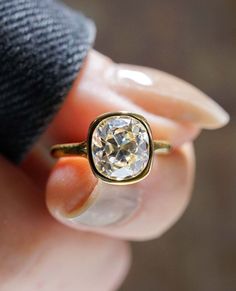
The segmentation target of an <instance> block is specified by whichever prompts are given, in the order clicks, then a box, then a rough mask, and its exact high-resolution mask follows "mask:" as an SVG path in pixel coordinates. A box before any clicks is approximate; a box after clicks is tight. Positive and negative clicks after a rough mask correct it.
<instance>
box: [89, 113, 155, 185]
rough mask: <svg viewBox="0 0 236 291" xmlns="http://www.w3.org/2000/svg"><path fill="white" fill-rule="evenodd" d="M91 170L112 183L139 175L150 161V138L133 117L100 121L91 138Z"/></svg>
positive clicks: (119, 117) (127, 116)
mask: <svg viewBox="0 0 236 291" xmlns="http://www.w3.org/2000/svg"><path fill="white" fill-rule="evenodd" d="M91 153H92V159H93V163H94V166H95V168H96V170H97V171H98V172H99V174H101V175H102V176H104V177H106V178H108V179H111V180H113V181H125V180H126V181H127V180H130V179H132V178H134V177H137V176H138V175H140V174H141V173H142V172H143V171H144V170H145V168H146V167H147V165H148V162H149V159H150V137H149V133H148V130H147V128H146V127H145V125H144V124H143V123H142V122H141V121H140V120H139V119H137V118H135V117H134V116H129V115H117V116H109V117H105V118H104V119H102V120H101V121H100V122H99V123H98V124H97V126H96V127H95V128H94V131H93V133H92V138H91Z"/></svg>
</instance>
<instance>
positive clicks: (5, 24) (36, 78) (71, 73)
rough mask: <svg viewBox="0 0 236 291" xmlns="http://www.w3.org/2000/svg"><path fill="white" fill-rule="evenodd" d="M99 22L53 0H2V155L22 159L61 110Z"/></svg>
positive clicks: (0, 145)
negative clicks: (94, 21) (95, 23)
mask: <svg viewBox="0 0 236 291" xmlns="http://www.w3.org/2000/svg"><path fill="white" fill-rule="evenodd" d="M94 37H95V26H94V24H93V22H92V21H91V20H89V19H87V18H86V17H84V16H83V15H82V14H81V13H78V12H75V11H73V10H71V9H69V8H68V7H66V6H65V5H63V4H59V3H58V2H56V1H53V0H40V1H39V0H0V154H2V155H4V156H5V157H7V158H8V159H9V160H11V161H13V162H15V163H19V162H20V161H21V160H22V158H23V157H24V155H25V154H26V153H27V151H28V150H29V149H30V147H31V146H32V145H33V143H34V142H35V141H36V140H37V138H38V137H39V136H40V134H41V133H42V132H43V131H44V130H45V128H46V127H47V125H48V124H49V122H50V121H51V120H52V117H53V116H54V114H55V113H56V112H57V110H58V109H59V107H60V105H61V104H62V101H63V100H64V98H65V97H66V95H67V93H68V91H69V89H70V88H71V86H72V83H73V81H74V80H75V78H76V76H77V74H78V72H79V70H80V68H81V65H82V63H83V60H84V58H85V56H86V54H87V52H88V50H89V48H90V47H91V45H92V44H93V41H94Z"/></svg>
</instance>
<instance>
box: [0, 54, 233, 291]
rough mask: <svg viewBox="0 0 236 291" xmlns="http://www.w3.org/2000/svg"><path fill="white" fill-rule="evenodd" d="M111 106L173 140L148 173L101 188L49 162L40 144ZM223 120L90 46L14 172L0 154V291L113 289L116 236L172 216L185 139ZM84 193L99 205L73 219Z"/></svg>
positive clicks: (148, 234)
mask: <svg viewBox="0 0 236 291" xmlns="http://www.w3.org/2000/svg"><path fill="white" fill-rule="evenodd" d="M119 110H128V111H132V112H136V113H141V114H142V115H143V116H144V117H146V118H147V120H148V121H149V123H150V125H151V128H152V131H153V135H154V138H158V139H166V140H169V141H170V142H171V143H172V144H173V145H174V148H175V150H174V152H173V153H172V154H171V155H168V156H164V157H161V156H155V159H154V165H153V168H152V171H151V173H150V175H149V177H148V178H146V179H145V180H143V181H142V182H140V183H137V184H133V185H129V186H122V187H119V186H111V185H107V184H103V183H101V182H100V181H99V182H98V181H97V180H96V179H95V178H94V176H93V174H92V173H91V170H90V168H89V165H88V162H87V160H86V159H83V158H77V157H73V158H63V159H60V160H58V161H57V162H56V164H55V165H54V161H53V160H52V159H51V158H50V156H49V147H50V145H52V144H54V143H58V142H59V143H64V142H73V141H81V140H84V139H86V135H87V130H88V126H89V123H90V122H91V121H92V120H93V119H94V118H96V117H97V115H99V114H101V113H104V112H107V111H119ZM227 121H228V115H227V114H226V113H225V112H224V111H223V110H222V109H221V108H220V107H219V106H218V105H217V104H216V103H214V102H213V101H212V100H210V99H209V98H208V97H206V96H205V95H204V94H203V93H202V92H200V91H198V90H197V89H195V88H193V87H192V86H190V85H188V84H186V83H185V82H183V81H180V80H179V79H176V78H174V77H172V76H170V75H167V74H165V73H163V72H159V71H156V70H151V69H145V68H139V67H135V66H124V65H115V64H114V63H113V62H112V61H111V60H110V59H107V58H106V57H104V56H102V55H100V54H98V53H96V52H93V51H92V52H91V53H90V55H89V57H88V58H87V60H86V63H85V65H84V68H83V70H82V72H81V73H80V74H79V77H78V80H77V81H76V82H75V84H74V86H73V88H72V90H71V92H70V94H69V96H68V98H67V100H66V102H65V104H64V105H63V107H62V109H61V111H60V112H59V114H58V115H57V117H56V118H55V120H54V121H53V123H52V124H51V126H50V127H49V129H48V130H47V132H46V133H45V135H44V136H43V137H42V138H41V139H40V141H39V142H38V143H37V144H36V145H35V147H34V148H33V149H32V151H31V152H30V153H29V155H28V156H27V158H26V159H25V161H24V162H23V163H22V165H21V168H17V167H14V166H12V165H10V164H9V163H8V162H7V161H5V160H4V159H3V158H1V160H0V163H1V167H0V187H1V192H2V194H1V203H0V207H1V211H0V215H1V221H2V223H1V227H0V232H1V238H2V239H1V242H0V255H1V258H2V260H1V261H2V264H1V265H0V274H1V279H0V286H1V287H0V290H1V291H13V290H14V291H15V290H24V291H32V290H43V291H54V290H63V288H65V289H66V290H68V291H73V290H77V289H79V290H85V291H87V290H89V291H90V290H114V289H116V288H117V287H118V286H119V284H120V283H121V282H122V280H123V278H124V276H125V275H126V273H127V270H128V267H129V263H130V252H129V247H128V245H127V243H126V242H125V241H124V240H126V239H131V240H145V239H150V238H154V237H158V236H160V235H161V234H162V233H163V232H164V231H166V230H167V229H168V228H169V227H170V226H171V225H172V224H173V223H174V222H175V221H176V220H177V219H178V218H179V217H180V215H181V214H182V213H183V211H184V209H185V208H186V206H187V204H188V201H189V198H190V193H191V188H192V182H193V176H194V154H193V148H192V141H193V140H194V138H195V137H196V136H197V135H198V134H199V132H200V130H201V129H202V128H218V127H221V126H223V125H225V124H226V123H227ZM50 173H51V174H50ZM46 184H47V191H46V200H47V206H48V209H49V210H50V212H51V214H52V215H53V216H54V217H55V218H56V219H57V220H59V221H60V222H62V223H58V222H56V221H55V220H54V219H53V218H52V217H51V216H50V215H49V213H48V211H47V210H46V207H45V204H44V200H45V198H44V192H45V186H46ZM91 195H92V196H97V197H98V198H97V199H98V200H99V199H100V200H102V201H103V202H104V201H107V200H109V203H107V204H106V203H103V204H102V208H101V206H100V208H99V207H98V208H97V210H96V211H95V212H92V211H94V210H89V209H88V210H87V211H90V212H91V214H96V215H97V216H96V219H91V217H90V219H89V220H88V217H85V218H83V219H82V220H80V216H78V213H79V212H80V210H81V208H82V207H83V205H84V203H85V202H86V200H87V199H88V197H91ZM95 203H96V202H95ZM102 211H103V212H102ZM84 213H86V212H84ZM108 214H109V215H108ZM98 218H100V220H98ZM101 218H102V219H101ZM79 220H80V221H79ZM120 220H122V222H120V223H116V222H117V221H120ZM95 224H97V226H95ZM64 225H68V226H71V227H72V228H75V229H76V230H74V229H72V228H70V227H66V226H64ZM88 231H89V232H88ZM103 234H106V235H107V236H103ZM117 238H118V239H117ZM1 288H2V289H1Z"/></svg>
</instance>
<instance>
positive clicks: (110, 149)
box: [51, 111, 171, 184]
mask: <svg viewBox="0 0 236 291" xmlns="http://www.w3.org/2000/svg"><path fill="white" fill-rule="evenodd" d="M170 151H171V145H170V143H169V142H167V141H161V140H153V139H152V133H151V129H150V126H149V124H148V122H147V121H146V119H145V118H144V117H143V116H141V115H139V114H135V113H130V112H124V111H121V112H111V113H107V114H103V115H101V116H99V117H98V118H96V119H95V120H94V121H93V122H92V123H91V125H90V127H89V131H88V138H87V141H83V142H79V143H65V144H57V145H54V146H52V147H51V155H52V156H53V157H54V158H61V157H69V156H80V157H85V158H88V160H89V163H90V166H91V169H92V171H93V173H94V174H95V176H97V177H98V178H100V179H102V180H103V181H104V182H107V183H111V184H131V183H135V182H138V181H140V180H141V179H143V178H144V177H146V176H147V175H148V173H149V172H150V168H151V164H152V158H153V153H154V152H156V153H158V154H167V153H169V152H170Z"/></svg>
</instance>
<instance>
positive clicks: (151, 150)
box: [87, 111, 154, 185]
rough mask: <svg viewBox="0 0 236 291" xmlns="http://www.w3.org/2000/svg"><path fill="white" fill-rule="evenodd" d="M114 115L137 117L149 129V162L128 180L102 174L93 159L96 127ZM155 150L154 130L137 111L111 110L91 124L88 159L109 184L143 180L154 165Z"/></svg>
mask: <svg viewBox="0 0 236 291" xmlns="http://www.w3.org/2000/svg"><path fill="white" fill-rule="evenodd" d="M112 116H129V117H132V118H135V119H136V120H138V121H139V122H140V123H141V124H142V125H143V126H144V127H145V129H146V130H147V133H148V137H149V160H148V163H147V165H146V167H145V168H144V170H143V171H142V172H141V173H140V174H138V175H137V176H135V177H131V178H129V179H126V180H114V179H111V178H108V177H106V176H104V175H102V174H101V173H100V172H99V171H98V170H97V168H96V166H95V164H94V161H93V156H92V138H93V132H94V130H95V129H96V127H97V126H98V125H99V123H100V122H101V121H103V120H104V119H106V118H108V117H112ZM153 152H154V144H153V138H152V132H151V128H150V126H149V124H148V122H147V120H146V119H145V118H144V117H143V116H141V115H139V114H136V113H131V112H126V111H118V112H109V113H105V114H102V115H100V116H98V117H97V118H96V119H95V120H94V121H93V122H92V123H91V124H90V127H89V130H88V138H87V155H88V161H89V164H90V167H91V169H92V171H93V173H94V175H95V176H96V177H97V178H99V179H101V180H102V181H104V182H105V183H109V184H114V185H117V184H119V185H129V184H133V183H136V182H139V181H141V180H143V179H144V178H145V177H146V176H147V175H148V174H149V172H150V170H151V166H152V160H153Z"/></svg>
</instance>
